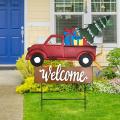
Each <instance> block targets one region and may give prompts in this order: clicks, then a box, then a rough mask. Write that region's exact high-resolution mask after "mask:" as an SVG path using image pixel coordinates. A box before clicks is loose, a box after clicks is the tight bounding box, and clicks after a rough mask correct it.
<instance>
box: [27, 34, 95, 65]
mask: <svg viewBox="0 0 120 120" xmlns="http://www.w3.org/2000/svg"><path fill="white" fill-rule="evenodd" d="M83 42H84V44H83V45H82V46H80V45H74V46H73V45H69V46H68V45H65V43H64V36H63V35H50V36H49V37H48V39H47V40H46V41H45V43H44V44H35V45H32V46H31V47H29V48H28V53H27V55H26V59H27V60H30V61H31V63H32V65H34V66H36V67H38V66H41V65H42V64H43V62H44V60H77V61H79V63H80V65H81V66H83V67H89V66H90V65H91V64H92V62H93V61H95V58H96V46H91V45H90V44H88V43H87V42H85V41H83Z"/></svg>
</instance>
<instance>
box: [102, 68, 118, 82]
mask: <svg viewBox="0 0 120 120" xmlns="http://www.w3.org/2000/svg"><path fill="white" fill-rule="evenodd" d="M101 75H102V76H103V77H105V78H107V79H108V80H109V79H113V78H115V77H117V75H116V73H115V71H114V70H113V68H111V67H106V68H105V69H103V70H102V73H101Z"/></svg>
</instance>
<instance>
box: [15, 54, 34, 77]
mask: <svg viewBox="0 0 120 120" xmlns="http://www.w3.org/2000/svg"><path fill="white" fill-rule="evenodd" d="M16 67H17V69H18V70H19V71H20V72H21V74H22V75H23V77H24V79H26V78H27V77H32V76H34V67H33V66H32V65H31V63H30V61H26V60H25V55H23V56H22V57H21V58H19V59H18V60H17V62H16Z"/></svg>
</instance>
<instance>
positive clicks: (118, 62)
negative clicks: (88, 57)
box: [107, 48, 120, 74]
mask: <svg viewBox="0 0 120 120" xmlns="http://www.w3.org/2000/svg"><path fill="white" fill-rule="evenodd" d="M107 61H108V62H109V66H110V67H115V68H117V70H118V72H119V74H120V48H115V49H113V50H111V51H110V52H109V53H108V55H107Z"/></svg>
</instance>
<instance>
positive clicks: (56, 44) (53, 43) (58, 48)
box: [45, 35, 64, 59]
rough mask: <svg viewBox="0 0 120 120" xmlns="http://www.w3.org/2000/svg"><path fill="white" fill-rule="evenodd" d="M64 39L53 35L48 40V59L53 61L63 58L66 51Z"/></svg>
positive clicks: (46, 47)
mask: <svg viewBox="0 0 120 120" xmlns="http://www.w3.org/2000/svg"><path fill="white" fill-rule="evenodd" d="M62 39H63V38H62V37H61V36H56V35H53V36H51V37H49V38H48V40H47V43H46V46H45V49H46V53H47V57H49V58H51V59H57V58H63V57H64V49H63V40H62Z"/></svg>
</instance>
